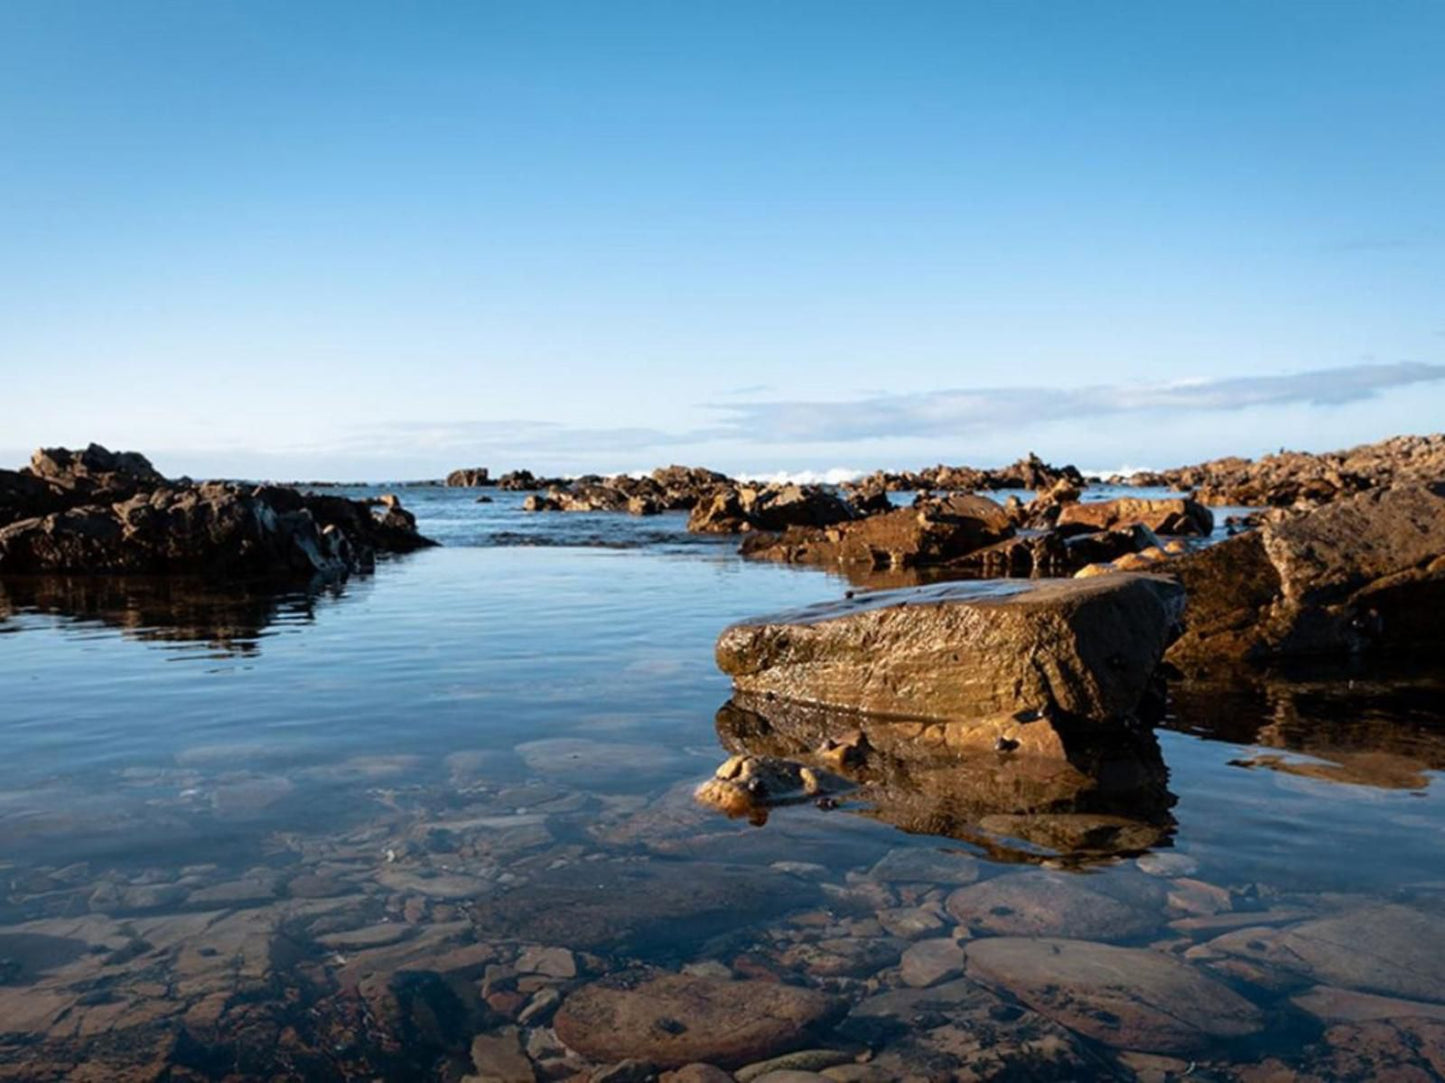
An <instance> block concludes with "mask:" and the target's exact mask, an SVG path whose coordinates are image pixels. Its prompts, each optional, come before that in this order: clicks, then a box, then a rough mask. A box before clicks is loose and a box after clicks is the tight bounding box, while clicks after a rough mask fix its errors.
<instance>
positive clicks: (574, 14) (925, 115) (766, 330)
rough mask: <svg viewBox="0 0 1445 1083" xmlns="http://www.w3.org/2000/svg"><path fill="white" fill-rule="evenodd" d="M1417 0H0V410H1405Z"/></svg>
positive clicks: (1431, 423)
mask: <svg viewBox="0 0 1445 1083" xmlns="http://www.w3.org/2000/svg"><path fill="white" fill-rule="evenodd" d="M1442 55H1445V5H1441V4H1439V3H1437V2H1435V0H1420V2H1389V0H1385V2H1379V3H1369V4H1365V3H1352V4H1335V3H1327V2H1310V3H1289V2H1285V0H1272V2H1271V3H1268V4H1260V3H1254V2H1250V3H1230V2H1220V0H1210V2H1207V3H1203V2H1201V3H1168V4H1160V3H1157V2H1155V0H1149V2H1119V3H1095V4H1079V3H1073V2H1064V0H1059V2H1056V3H1043V2H1033V3H1030V2H1009V3H969V2H963V0H956V2H949V3H937V4H934V3H923V2H916V3H904V4H884V3H877V2H869V3H858V2H848V0H826V2H816V3H813V2H802V0H792V2H768V3H749V2H746V0H729V2H726V3H704V2H687V3H676V2H667V3H629V2H624V0H615V2H607V3H603V2H601V0H597V2H589V3H560V2H546V0H535V2H516V3H487V2H481V0H478V2H465V3H463V2H458V3H416V4H400V3H391V4H376V3H368V2H364V0H349V2H346V3H322V2H313V3H307V4H295V3H290V2H286V3H270V2H262V0H254V2H245V3H223V2H205V0H202V2H196V0H175V2H170V3H149V2H140V0H130V2H110V0H105V2H100V0H96V2H87V3H69V2H65V0H35V2H31V0H8V2H7V3H4V4H0V147H3V150H0V238H3V243H0V389H3V390H0V394H3V395H4V399H5V402H6V406H7V407H8V408H7V409H6V410H5V421H4V426H3V429H0V455H3V459H0V461H3V462H5V463H6V464H7V465H9V464H11V463H12V462H13V461H18V460H20V459H22V458H23V457H24V456H25V455H27V454H28V452H29V450H30V448H32V447H34V446H36V445H38V444H42V443H46V444H54V443H83V442H85V441H88V440H92V439H94V440H99V441H101V442H103V443H108V444H110V445H112V446H122V447H127V448H136V449H139V450H144V451H147V452H149V453H151V454H152V456H153V458H155V460H156V461H157V464H158V465H159V466H161V467H162V468H163V469H166V470H169V471H172V472H177V473H179V472H189V473H196V474H205V473H224V474H250V475H266V476H273V477H276V476H286V477H298V476H301V477H318V476H330V477H346V478H382V477H398V476H424V475H430V474H436V473H439V472H441V471H444V470H445V469H448V468H450V467H454V466H459V465H472V464H478V463H484V464H488V465H491V466H493V467H494V468H506V467H511V466H524V465H525V466H531V467H533V468H539V467H540V468H544V469H549V470H582V469H596V470H613V469H636V468H644V467H649V466H652V465H655V464H657V463H661V462H670V461H687V462H704V463H707V464H709V465H713V466H717V467H721V468H724V469H730V470H771V469H802V468H815V469H825V468H829V467H837V466H848V467H856V468H871V467H874V466H919V465H923V464H926V463H932V462H937V461H940V460H943V461H949V462H970V463H977V464H988V463H997V462H1002V461H1006V460H1011V459H1013V458H1015V457H1017V456H1018V455H1020V454H1022V453H1023V452H1024V451H1025V450H1028V449H1034V450H1037V451H1038V452H1039V453H1040V454H1043V455H1044V456H1045V457H1046V458H1051V459H1055V460H1069V461H1075V462H1078V463H1079V464H1080V465H1083V466H1086V467H1090V468H1093V467H1114V466H1119V465H1122V464H1135V465H1156V466H1162V465H1169V464H1174V463H1179V462H1185V461H1192V460H1196V459H1199V458H1201V457H1205V456H1210V455H1215V454H1224V453H1233V452H1239V453H1245V454H1258V453H1260V452H1263V451H1268V450H1273V449H1275V448H1276V447H1279V446H1283V445H1287V446H1291V447H1305V448H1314V449H1327V448H1331V447H1338V446H1344V445H1348V444H1352V443H1358V442H1361V441H1365V440H1373V439H1377V438H1379V437H1382V436H1385V435H1388V434H1391V433H1395V432H1410V431H1415V432H1422V431H1435V430H1438V429H1440V428H1442V427H1445V426H1442V425H1441V419H1442V418H1445V304H1442V295H1445V121H1442V117H1445V64H1442V63H1441V62H1440V57H1441V56H1442Z"/></svg>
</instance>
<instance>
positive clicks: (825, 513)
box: [687, 484, 858, 534]
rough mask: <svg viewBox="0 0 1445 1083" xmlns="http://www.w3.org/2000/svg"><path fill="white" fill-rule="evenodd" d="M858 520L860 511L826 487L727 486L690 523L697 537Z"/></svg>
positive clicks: (700, 504)
mask: <svg viewBox="0 0 1445 1083" xmlns="http://www.w3.org/2000/svg"><path fill="white" fill-rule="evenodd" d="M857 517H858V509H857V508H855V507H854V506H853V505H852V504H851V503H849V502H848V501H847V500H845V499H844V498H843V497H842V496H840V495H839V494H838V493H837V492H836V491H834V490H833V489H831V488H829V487H828V486H825V485H771V484H769V485H726V486H723V487H721V488H718V489H715V490H714V491H713V492H712V493H711V494H710V495H708V496H707V497H706V498H704V499H702V500H699V501H698V503H697V505H696V506H695V507H694V508H693V509H692V514H691V515H690V516H689V517H688V520H687V529H688V530H690V531H692V532H693V533H694V534H745V533H747V532H749V531H753V530H786V529H787V528H788V527H794V526H807V527H824V526H831V525H833V524H834V523H844V522H848V521H850V520H852V519H855V518H857Z"/></svg>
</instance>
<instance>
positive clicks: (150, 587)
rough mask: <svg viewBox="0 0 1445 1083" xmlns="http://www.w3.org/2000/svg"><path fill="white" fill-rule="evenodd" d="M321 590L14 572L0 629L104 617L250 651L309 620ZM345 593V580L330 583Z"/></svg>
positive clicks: (135, 631) (114, 623)
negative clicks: (26, 616)
mask: <svg viewBox="0 0 1445 1083" xmlns="http://www.w3.org/2000/svg"><path fill="white" fill-rule="evenodd" d="M322 589H323V588H322V587H321V586H319V585H318V586H317V587H316V588H315V589H302V590H298V589H296V588H294V587H293V588H291V589H289V590H278V589H275V588H267V587H266V586H264V585H262V584H244V583H238V584H225V585H222V584H217V583H214V582H206V581H204V580H200V579H195V578H191V577H184V576H104V575H69V576H10V577H4V578H0V627H3V624H4V622H5V621H6V620H8V619H9V618H11V617H13V616H16V615H18V614H20V613H25V612H32V613H45V614H54V615H57V616H63V617H69V618H72V619H75V620H82V621H99V622H100V623H101V624H105V625H109V626H110V627H113V628H119V629H120V630H121V631H122V632H123V633H124V634H125V635H127V636H129V637H132V638H135V639H142V640H160V641H182V642H184V641H196V642H203V643H208V644H210V645H211V646H212V647H214V648H215V649H217V650H221V651H226V652H228V653H237V654H248V653H252V652H254V651H255V650H257V649H258V642H257V641H258V640H259V638H260V636H261V634H262V633H263V631H264V630H265V629H266V628H267V627H268V626H269V625H271V624H273V623H275V622H277V621H278V620H288V621H293V622H294V621H297V620H303V621H305V620H310V619H311V618H312V616H313V614H314V610H315V604H316V600H317V598H318V597H321V596H322ZM324 589H325V593H326V594H327V595H330V596H333V597H339V596H340V595H341V593H342V591H343V589H344V588H343V587H341V586H340V585H335V584H333V585H331V586H328V587H325V588H324Z"/></svg>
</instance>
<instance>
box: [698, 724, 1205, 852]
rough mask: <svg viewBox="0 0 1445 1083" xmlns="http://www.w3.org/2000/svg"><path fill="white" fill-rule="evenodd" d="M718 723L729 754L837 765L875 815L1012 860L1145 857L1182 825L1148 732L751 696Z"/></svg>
mask: <svg viewBox="0 0 1445 1083" xmlns="http://www.w3.org/2000/svg"><path fill="white" fill-rule="evenodd" d="M1009 721H1014V720H1009ZM717 729H718V735H719V738H720V740H721V743H722V745H723V747H724V748H725V749H727V750H728V751H729V752H731V753H734V754H750V755H754V756H769V757H778V758H783V759H791V760H797V761H800V762H803V763H811V764H815V765H818V766H822V767H826V768H828V769H829V770H833V771H837V772H839V773H840V774H841V775H843V776H844V777H846V778H847V779H848V780H849V781H850V782H852V783H854V784H855V785H856V786H857V787H858V789H857V791H856V792H854V793H853V794H851V795H850V802H851V801H856V802H858V803H861V805H862V806H863V811H864V812H865V814H866V815H870V816H874V817H876V818H878V819H880V820H883V821H884V822H886V823H890V824H893V825H894V826H896V827H899V828H901V829H902V830H904V831H907V832H910V833H913V834H928V835H939V836H944V837H949V838H956V839H963V840H967V841H970V842H973V843H976V844H977V845H980V846H982V847H984V848H985V849H986V850H988V851H989V852H991V853H992V854H993V855H994V856H995V857H998V858H1000V859H1002V860H1022V861H1030V860H1039V859H1041V858H1044V857H1060V858H1062V859H1064V860H1065V861H1068V862H1070V863H1077V864H1083V863H1088V862H1090V861H1095V860H1105V859H1108V858H1111V857H1114V856H1119V855H1128V854H1138V853H1142V852H1143V851H1145V850H1147V849H1149V848H1150V847H1152V846H1157V845H1160V844H1162V843H1165V842H1167V840H1168V839H1169V837H1170V836H1171V834H1172V832H1173V829H1174V825H1175V822H1174V818H1173V816H1172V815H1171V813H1170V809H1171V808H1172V807H1173V805H1174V803H1175V800H1176V798H1175V797H1174V795H1173V794H1172V793H1170V792H1169V788H1168V778H1169V774H1168V769H1167V768H1166V767H1165V765H1164V760H1163V757H1162V755H1161V753H1160V750H1159V745H1158V742H1157V741H1155V740H1154V738H1153V736H1152V735H1151V734H1148V733H1142V734H1141V733H1135V732H1130V731H1126V730H1123V729H1117V730H1116V729H1110V730H1101V729H1100V728H1099V727H1097V726H1090V727H1088V728H1087V730H1086V731H1084V732H1078V731H1076V730H1074V729H1073V728H1072V727H1068V726H1060V727H1059V728H1057V729H1056V728H1055V725H1054V724H1053V723H1051V722H1049V721H1048V720H1047V719H1043V718H1039V719H1035V720H1033V721H1029V722H1025V723H1022V724H1015V725H1014V727H1013V728H1012V729H1011V732H1012V733H1014V734H1017V735H1018V736H1014V737H997V738H996V737H994V736H993V734H992V731H985V730H983V729H981V728H980V727H979V726H978V725H976V724H968V725H966V726H964V725H960V724H956V723H947V722H915V721H905V720H895V719H882V718H876V717H868V716H863V715H854V714H848V713H845V712H839V711H830V710H826V709H821V708H817V707H810V706H806V705H802V704H797V703H788V702H784V701H781V700H774V701H767V700H762V699H759V698H757V697H747V696H736V697H734V698H733V699H732V700H730V701H728V703H726V704H724V705H723V707H722V708H721V709H720V710H719V711H718V713H717ZM830 742H831V744H832V746H833V747H832V750H831V751H830V750H829V748H828V747H827V746H828V745H829V743H830ZM855 744H861V745H862V747H863V748H864V749H865V750H866V752H865V754H864V755H863V756H862V757H861V760H860V759H853V758H851V757H850V758H846V759H842V760H841V762H840V757H838V756H837V755H836V749H837V748H839V747H844V748H846V747H852V746H854V745H855ZM1039 848H1042V850H1043V851H1046V852H1044V853H1040V852H1038V849H1039Z"/></svg>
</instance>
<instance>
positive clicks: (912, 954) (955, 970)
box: [899, 939, 964, 989]
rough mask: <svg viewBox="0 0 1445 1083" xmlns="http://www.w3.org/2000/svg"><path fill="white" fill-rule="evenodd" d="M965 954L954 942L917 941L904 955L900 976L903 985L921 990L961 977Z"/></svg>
mask: <svg viewBox="0 0 1445 1083" xmlns="http://www.w3.org/2000/svg"><path fill="white" fill-rule="evenodd" d="M963 964H964V950H963V948H962V947H961V946H960V945H959V944H958V943H957V942H956V941H954V940H948V939H937V940H920V941H918V943H916V944H914V945H913V946H912V947H910V948H909V949H908V950H907V951H905V952H904V953H903V961H902V963H900V965H899V976H900V977H902V979H903V983H904V984H905V985H911V986H913V987H914V988H915V989H924V988H927V987H928V986H930V985H937V984H938V983H939V982H943V981H948V980H949V979H950V978H956V977H958V976H959V975H960V974H962V973H963Z"/></svg>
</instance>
